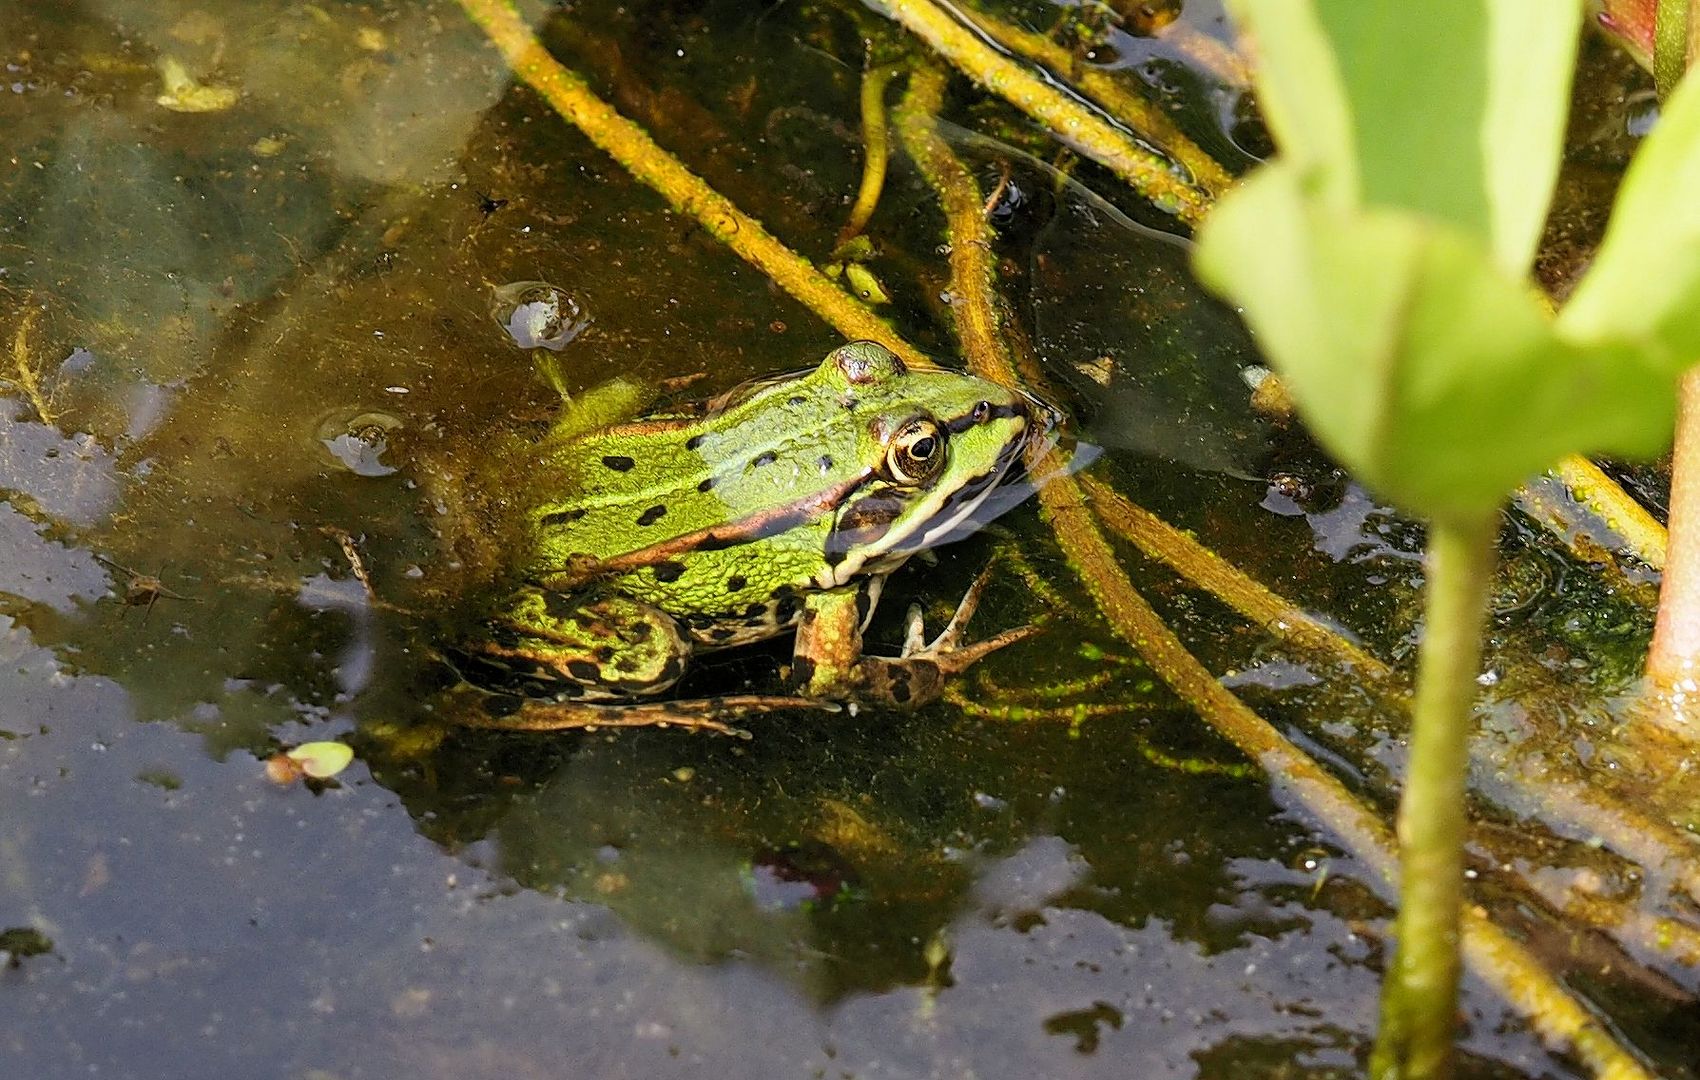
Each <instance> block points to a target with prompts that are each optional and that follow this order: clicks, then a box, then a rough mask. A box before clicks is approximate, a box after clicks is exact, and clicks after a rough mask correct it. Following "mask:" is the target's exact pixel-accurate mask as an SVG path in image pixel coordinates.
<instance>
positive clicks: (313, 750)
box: [285, 742, 354, 780]
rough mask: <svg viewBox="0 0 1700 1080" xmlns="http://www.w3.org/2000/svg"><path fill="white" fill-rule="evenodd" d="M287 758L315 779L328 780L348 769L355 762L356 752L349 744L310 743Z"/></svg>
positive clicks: (303, 744) (300, 747)
mask: <svg viewBox="0 0 1700 1080" xmlns="http://www.w3.org/2000/svg"><path fill="white" fill-rule="evenodd" d="M285 756H286V757H288V758H289V759H290V760H291V761H293V762H295V763H296V764H297V765H299V766H301V771H302V772H304V773H306V774H307V775H308V776H310V777H312V778H313V779H315V780H328V779H330V778H331V777H333V776H335V775H336V774H337V773H339V772H341V771H342V770H344V769H346V768H348V763H349V762H351V761H353V760H354V751H353V749H351V748H350V747H349V745H348V744H347V743H340V742H310V743H302V744H301V745H300V746H297V747H296V748H295V749H293V750H290V751H288V752H287V753H286V754H285Z"/></svg>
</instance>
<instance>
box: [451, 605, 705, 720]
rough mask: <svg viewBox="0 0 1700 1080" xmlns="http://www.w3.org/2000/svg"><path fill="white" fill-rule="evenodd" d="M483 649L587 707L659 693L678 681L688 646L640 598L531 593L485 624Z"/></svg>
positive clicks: (675, 629) (660, 614)
mask: <svg viewBox="0 0 1700 1080" xmlns="http://www.w3.org/2000/svg"><path fill="white" fill-rule="evenodd" d="M485 651H486V652H487V653H489V654H491V655H494V656H501V657H504V658H506V659H508V660H509V662H510V663H515V662H519V661H528V662H529V663H530V664H532V665H534V667H535V669H536V673H537V674H539V675H544V676H546V677H550V678H553V679H555V680H559V681H560V682H561V683H562V684H563V690H564V692H565V693H566V694H567V696H570V697H573V698H578V699H580V700H586V701H596V700H611V699H619V698H631V697H637V696H642V695H645V694H659V693H661V692H662V691H664V690H667V689H668V688H670V687H671V686H672V685H673V684H674V683H676V682H678V681H679V678H680V676H682V675H684V673H685V664H686V662H687V661H688V660H689V659H690V656H691V643H690V642H689V641H688V640H686V638H685V637H684V635H683V634H682V633H681V632H680V630H679V626H678V623H676V622H675V621H674V620H673V618H672V617H671V616H669V615H668V614H667V613H665V612H663V611H661V610H659V609H658V608H654V607H651V606H650V605H648V604H645V603H643V602H642V601H639V600H633V599H630V598H629V597H623V596H607V597H601V598H599V599H595V600H588V601H587V600H585V599H583V598H577V597H572V596H568V595H563V594H561V593H554V592H549V591H547V590H544V589H537V588H530V589H524V590H521V591H520V592H519V593H517V594H515V596H514V598H513V600H512V601H511V602H510V603H509V604H508V606H507V607H506V608H505V609H504V610H503V612H502V613H501V614H500V615H498V616H497V617H496V618H494V619H492V620H491V642H490V644H489V645H488V646H486V649H485Z"/></svg>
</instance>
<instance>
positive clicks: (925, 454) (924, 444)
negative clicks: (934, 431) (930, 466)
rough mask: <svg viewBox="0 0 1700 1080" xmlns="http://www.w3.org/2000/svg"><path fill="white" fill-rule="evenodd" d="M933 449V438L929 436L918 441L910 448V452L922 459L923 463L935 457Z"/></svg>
mask: <svg viewBox="0 0 1700 1080" xmlns="http://www.w3.org/2000/svg"><path fill="white" fill-rule="evenodd" d="M933 449H934V447H933V437H932V436H931V435H928V436H927V437H926V438H924V439H917V440H916V441H915V445H914V446H911V447H910V448H909V452H910V453H911V454H913V455H914V456H915V457H917V458H920V459H921V460H922V461H925V460H927V459H928V458H930V457H932V456H933Z"/></svg>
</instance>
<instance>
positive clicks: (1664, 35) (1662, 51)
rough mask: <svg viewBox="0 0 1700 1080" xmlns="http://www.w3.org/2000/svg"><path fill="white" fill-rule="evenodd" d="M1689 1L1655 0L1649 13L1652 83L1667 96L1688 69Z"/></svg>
mask: <svg viewBox="0 0 1700 1080" xmlns="http://www.w3.org/2000/svg"><path fill="white" fill-rule="evenodd" d="M1688 5H1689V0H1658V6H1657V7H1656V8H1655V9H1654V13H1653V86H1654V87H1655V88H1656V89H1657V90H1658V92H1659V100H1660V101H1663V100H1664V99H1665V98H1668V97H1670V95H1671V91H1672V90H1675V89H1676V84H1677V83H1679V82H1681V81H1682V73H1683V72H1685V71H1687V70H1688Z"/></svg>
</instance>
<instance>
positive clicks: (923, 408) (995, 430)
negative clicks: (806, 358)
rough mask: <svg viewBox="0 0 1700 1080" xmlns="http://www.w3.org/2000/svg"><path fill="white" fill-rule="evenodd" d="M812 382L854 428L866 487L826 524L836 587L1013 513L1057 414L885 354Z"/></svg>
mask: <svg viewBox="0 0 1700 1080" xmlns="http://www.w3.org/2000/svg"><path fill="white" fill-rule="evenodd" d="M816 377H817V378H818V379H819V380H820V381H821V382H822V383H823V384H825V385H828V386H831V387H832V388H833V389H835V390H836V391H837V392H838V395H839V402H840V404H841V405H842V406H843V408H844V409H845V411H846V412H847V413H848V414H850V417H851V419H852V421H853V423H854V424H855V427H856V432H857V435H856V441H857V445H856V457H857V464H858V465H859V467H860V469H861V471H862V475H863V476H864V477H865V478H866V479H865V481H864V482H863V483H861V484H860V485H858V486H856V487H855V488H854V490H852V491H851V492H849V494H848V496H847V497H846V498H845V499H844V500H843V501H842V502H841V503H840V504H839V505H838V507H837V510H836V513H835V514H834V516H833V528H832V531H831V533H830V534H829V536H828V538H827V543H826V559H827V563H828V565H829V566H830V567H831V575H832V577H833V579H834V581H835V582H837V583H839V584H842V583H844V582H847V581H849V580H851V579H852V578H854V577H856V576H857V575H858V574H863V573H880V572H884V571H887V570H890V569H893V568H895V567H896V566H897V565H898V564H900V563H902V562H903V560H904V559H906V558H908V557H909V556H910V555H913V554H914V553H915V552H917V551H920V550H922V549H925V548H930V547H937V546H938V545H940V544H945V543H949V542H951V541H953V540H956V539H960V538H961V537H963V536H966V535H967V534H968V533H970V532H972V531H974V530H975V529H977V528H979V527H980V526H982V525H984V524H986V523H987V522H988V521H991V520H992V519H993V518H995V517H997V516H998V515H1000V514H1002V513H1004V512H1005V511H1006V510H1008V509H1010V508H1011V507H1013V506H1014V505H1015V504H1016V503H1018V502H1020V501H1021V499H1022V498H1024V497H1025V496H1026V494H1027V491H1026V490H1025V489H1024V488H1023V487H1022V486H1020V485H1015V484H1013V483H1012V482H1013V481H1015V480H1016V479H1018V478H1019V477H1021V476H1022V475H1023V474H1024V470H1023V469H1022V459H1023V457H1024V455H1025V454H1026V452H1027V450H1028V449H1029V448H1030V447H1032V446H1034V445H1036V444H1039V443H1042V442H1044V441H1046V440H1048V439H1050V438H1052V437H1053V434H1054V431H1055V428H1056V421H1057V413H1056V410H1055V409H1053V408H1052V407H1050V406H1049V405H1046V404H1045V403H1043V402H1041V401H1039V400H1038V399H1036V398H1033V397H1030V396H1028V395H1027V394H1024V393H1022V392H1020V391H1018V390H1012V389H1010V388H1009V387H1006V386H1001V385H999V384H997V383H994V382H989V381H987V380H985V379H981V378H977V377H975V376H973V375H968V374H964V373H962V372H959V371H951V370H948V369H944V368H928V369H920V370H912V369H910V368H909V367H907V366H906V365H905V364H904V363H903V361H901V360H899V359H898V358H897V357H896V356H894V355H892V353H891V352H889V351H888V350H886V349H885V348H884V347H882V346H880V345H877V344H875V343H874V342H871V341H857V342H852V343H851V344H849V345H845V346H842V347H840V348H838V349H835V350H834V351H833V352H832V353H831V354H829V355H828V356H827V358H826V360H825V361H824V362H823V363H822V364H821V367H820V369H819V370H818V372H817V373H816Z"/></svg>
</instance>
